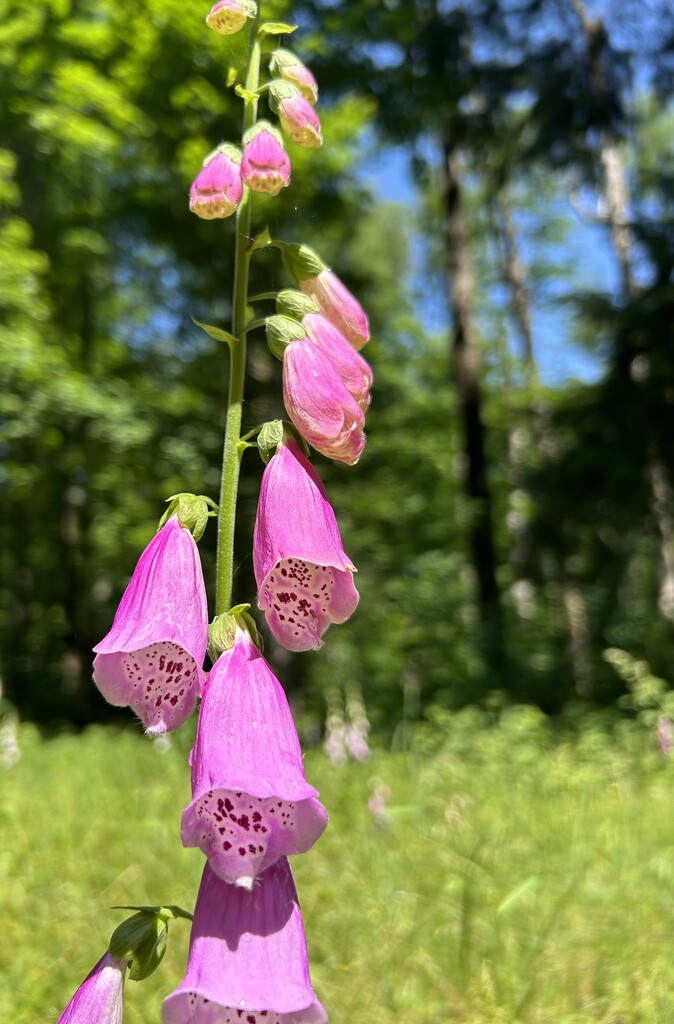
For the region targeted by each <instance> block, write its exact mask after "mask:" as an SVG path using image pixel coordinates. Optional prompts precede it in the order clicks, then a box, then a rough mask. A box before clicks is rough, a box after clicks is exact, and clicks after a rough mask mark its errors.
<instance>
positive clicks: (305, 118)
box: [269, 78, 323, 149]
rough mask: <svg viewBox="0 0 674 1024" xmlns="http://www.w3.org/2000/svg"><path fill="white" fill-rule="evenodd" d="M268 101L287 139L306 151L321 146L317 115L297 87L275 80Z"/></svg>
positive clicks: (282, 80)
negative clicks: (303, 147)
mask: <svg viewBox="0 0 674 1024" xmlns="http://www.w3.org/2000/svg"><path fill="white" fill-rule="evenodd" d="M269 101H270V103H271V107H272V110H274V112H275V113H277V114H278V117H279V121H280V122H281V128H282V129H283V131H284V132H285V133H286V135H287V136H288V138H289V139H292V140H293V142H296V143H297V144H298V145H299V146H305V147H306V148H308V149H315V148H317V147H318V146H322V145H323V136H322V134H321V122H320V119H319V117H318V114H317V113H316V111H315V110H314V108H313V107H312V105H311V103H309V101H308V100H307V99H305V98H304V96H303V95H302V93H301V92H300V90H299V89H298V88H297V86H295V85H293V84H292V82H287V81H285V80H284V79H281V78H278V79H275V80H274V81H273V82H272V83H271V85H270V87H269Z"/></svg>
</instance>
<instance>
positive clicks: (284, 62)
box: [269, 49, 302, 75]
mask: <svg viewBox="0 0 674 1024" xmlns="http://www.w3.org/2000/svg"><path fill="white" fill-rule="evenodd" d="M301 63H302V61H301V60H300V59H299V57H296V56H295V54H294V53H293V52H292V50H282V49H278V50H274V52H273V53H272V55H271V57H270V58H269V70H270V71H271V73H272V75H277V74H281V73H282V72H283V71H284V69H285V68H295V67H297V65H298V64H301Z"/></svg>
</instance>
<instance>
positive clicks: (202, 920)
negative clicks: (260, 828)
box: [162, 857, 328, 1024]
mask: <svg viewBox="0 0 674 1024" xmlns="http://www.w3.org/2000/svg"><path fill="white" fill-rule="evenodd" d="M327 1019H328V1018H327V1014H326V1012H325V1010H324V1008H323V1007H322V1006H321V1004H320V1003H319V1001H318V1000H317V999H316V996H315V994H314V990H313V988H312V986H311V978H310V976H309V961H308V958H307V944H306V939H305V937H304V925H303V923H302V914H301V912H300V907H299V903H298V901H297V892H296V890H295V885H294V882H293V876H292V874H291V871H290V866H289V864H288V861H287V860H286V858H285V857H282V858H281V860H279V861H277V863H276V864H274V865H273V867H270V868H269V869H268V870H267V871H265V873H264V874H263V875H262V876H261V877H260V880H259V882H258V884H257V885H256V886H255V888H254V889H253V890H252V891H247V890H245V889H241V888H237V887H236V886H233V885H227V883H226V882H223V881H222V880H221V879H220V878H218V877H217V875H215V874H214V873H213V871H212V870H211V867H210V865H208V864H207V865H206V867H205V868H204V873H203V877H202V880H201V886H200V887H199V894H198V896H197V903H196V907H195V908H194V923H193V925H192V935H191V938H190V951H189V957H188V960H187V971H186V974H185V977H184V978H183V980H182V982H181V983H180V985H179V986H178V988H177V989H176V990H175V992H172V993H171V995H170V996H168V997H167V998H166V999H165V1000H164V1003H163V1005H162V1022H163V1024H326V1021H327Z"/></svg>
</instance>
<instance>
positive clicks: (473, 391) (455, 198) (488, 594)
mask: <svg viewBox="0 0 674 1024" xmlns="http://www.w3.org/2000/svg"><path fill="white" fill-rule="evenodd" d="M443 155H444V163H443V169H444V181H443V185H444V199H445V211H446V216H445V224H444V230H445V243H446V252H447V264H448V271H449V275H448V291H449V303H450V308H451V313H452V320H453V352H454V371H455V375H456V385H457V392H458V399H459V406H460V409H461V415H462V419H463V429H464V452H465V460H466V485H467V492H468V497H469V499H470V505H471V522H470V545H471V553H472V562H473V566H474V569H475V573H476V577H477V583H478V595H479V606H480V612H481V619H482V624H483V628H484V646H485V652H484V653H485V656H486V658H487V661H488V663H489V667H490V669H491V670H492V671H496V672H497V673H498V676H500V675H501V674H502V673H503V669H504V642H503V630H502V622H501V608H500V600H499V588H498V584H497V579H496V552H495V545H494V537H493V523H492V519H493V515H492V501H491V493H490V489H489V482H488V478H487V456H486V438H485V426H484V420H483V416H482V398H481V391H480V353H479V346H478V340H477V337H476V333H475V325H474V320H473V293H474V273H473V265H472V259H471V251H470V239H469V237H468V231H467V228H466V214H465V208H464V198H463V191H462V182H461V167H460V160H459V155H458V153H457V152H456V150H455V148H454V147H453V145H452V142H451V139H450V137H449V132H447V134H446V135H445V138H444V139H443ZM494 685H499V683H498V682H497V680H496V679H494Z"/></svg>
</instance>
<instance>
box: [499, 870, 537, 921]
mask: <svg viewBox="0 0 674 1024" xmlns="http://www.w3.org/2000/svg"><path fill="white" fill-rule="evenodd" d="M537 885H538V875H529V877H528V878H525V879H524V881H523V882H521V883H520V884H519V885H517V886H515V888H514V889H511V890H510V892H509V893H507V894H506V895H505V896H504V898H503V899H502V900H501V902H500V903H499V905H498V907H497V908H496V913H497V914H505V912H506V910H508V909H509V908H510V907H512V906H513V905H514V904H515V903H518V902H519V901H520V900H521V899H523V898H524V896H526V895H527V893H529V892H531V890H532V889H535V888H536V886H537Z"/></svg>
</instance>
